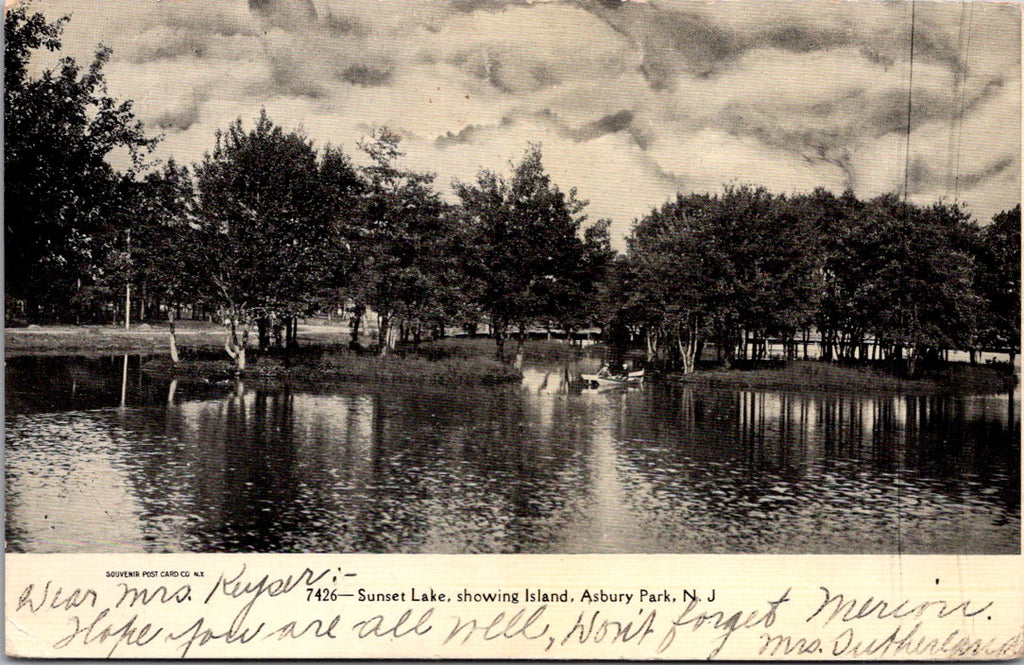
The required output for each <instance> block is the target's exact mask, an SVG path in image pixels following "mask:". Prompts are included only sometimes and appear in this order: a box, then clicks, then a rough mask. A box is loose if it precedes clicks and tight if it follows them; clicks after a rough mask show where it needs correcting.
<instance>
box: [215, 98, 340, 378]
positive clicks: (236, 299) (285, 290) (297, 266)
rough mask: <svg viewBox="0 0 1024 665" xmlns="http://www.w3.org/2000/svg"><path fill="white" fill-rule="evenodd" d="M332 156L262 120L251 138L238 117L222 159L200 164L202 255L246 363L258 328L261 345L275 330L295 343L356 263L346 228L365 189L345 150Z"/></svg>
mask: <svg viewBox="0 0 1024 665" xmlns="http://www.w3.org/2000/svg"><path fill="white" fill-rule="evenodd" d="M327 154H328V156H330V159H324V158H323V156H322V155H320V154H318V152H317V151H316V149H315V148H314V146H313V143H312V142H311V141H310V140H309V139H307V138H306V137H305V136H304V135H302V134H301V133H299V132H297V131H292V132H285V131H284V129H282V128H281V127H279V126H277V125H275V124H274V123H273V122H272V121H271V120H270V119H269V118H268V117H267V115H266V113H262V114H261V115H260V117H259V119H258V120H257V121H256V123H255V125H254V126H253V128H252V129H250V130H249V131H246V130H245V128H244V127H243V125H242V121H241V120H238V121H236V122H234V123H232V124H231V126H230V127H228V129H227V130H226V131H223V132H218V133H217V137H216V146H215V148H214V150H213V152H211V153H208V154H207V155H206V157H205V158H204V159H203V161H202V163H200V164H199V165H198V166H196V169H195V181H196V203H195V218H196V222H197V224H198V225H199V238H200V243H199V245H198V246H197V247H196V248H195V250H196V251H197V252H200V253H201V254H202V261H201V270H202V281H203V282H204V283H205V284H206V288H207V293H208V297H210V298H211V299H213V300H214V301H215V302H216V303H217V305H218V307H219V309H220V310H221V311H222V312H223V314H224V316H225V317H226V319H227V320H228V324H229V326H230V330H231V334H230V336H229V340H228V344H227V348H228V352H229V354H231V355H232V356H233V357H235V358H236V359H237V360H238V362H239V365H240V366H244V355H245V349H246V346H247V343H248V340H247V335H248V327H247V326H248V325H249V324H251V323H255V324H256V325H257V329H258V332H259V337H260V345H261V346H266V345H267V344H268V342H269V337H268V335H269V332H270V330H271V329H272V328H273V327H275V326H280V325H284V326H285V327H286V331H285V332H286V334H287V335H288V336H292V335H293V333H292V332H290V331H291V330H292V326H293V321H294V320H295V318H296V317H298V316H305V315H308V314H311V313H313V312H314V311H316V310H317V309H318V308H319V305H320V302H321V301H320V297H321V296H322V292H323V290H324V289H325V288H327V287H329V286H331V285H332V284H334V283H336V281H337V279H338V267H339V266H342V265H345V264H346V263H347V261H348V257H347V256H346V253H347V251H348V246H347V245H346V243H345V242H344V225H345V222H346V220H347V218H348V216H349V215H352V214H354V212H355V210H356V206H357V202H356V198H355V193H356V192H357V190H358V189H359V184H358V180H357V178H356V176H355V174H354V172H352V173H346V172H345V169H344V164H345V162H344V161H343V160H340V159H339V157H338V156H337V154H336V153H333V152H329V153H327ZM349 194H351V197H350V199H351V204H350V205H349V206H346V205H345V204H346V202H348V200H349V198H346V195H349ZM239 335H241V337H239Z"/></svg>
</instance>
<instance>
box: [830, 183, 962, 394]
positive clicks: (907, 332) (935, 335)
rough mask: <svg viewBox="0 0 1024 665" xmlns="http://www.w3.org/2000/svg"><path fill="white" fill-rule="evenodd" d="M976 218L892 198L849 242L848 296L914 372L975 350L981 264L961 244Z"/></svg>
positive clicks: (862, 319)
mask: <svg viewBox="0 0 1024 665" xmlns="http://www.w3.org/2000/svg"><path fill="white" fill-rule="evenodd" d="M967 225H969V218H968V217H967V216H966V215H965V214H964V213H963V212H962V211H961V210H960V209H959V208H957V207H956V206H948V205H943V204H934V205H932V206H930V207H927V208H918V207H916V206H914V205H911V204H908V203H905V202H903V201H900V200H899V198H898V197H897V196H896V195H893V194H888V195H883V196H880V197H878V198H876V199H873V200H871V201H869V202H868V203H867V204H866V205H865V206H864V208H863V210H862V211H861V214H860V216H859V218H858V219H857V220H856V222H855V223H854V224H853V225H852V226H851V228H850V229H849V231H848V233H847V235H846V236H845V237H844V238H843V240H842V247H843V250H842V252H843V258H842V259H840V260H839V261H837V262H836V273H837V280H838V284H839V293H840V297H841V298H842V299H843V300H844V301H846V302H847V303H848V304H847V305H846V307H847V308H848V309H849V311H850V312H851V313H852V315H853V316H854V317H856V318H857V319H859V322H858V323H857V324H856V325H857V330H858V331H865V332H871V333H873V334H874V335H875V337H876V339H878V340H879V343H880V344H881V345H882V346H883V347H886V348H887V354H888V355H889V356H890V357H892V358H894V359H900V358H901V357H902V355H903V350H904V349H907V350H909V356H908V358H907V361H908V365H907V367H908V370H909V372H910V374H914V373H915V372H916V369H917V367H918V364H919V361H921V360H935V359H937V357H938V352H939V351H941V350H943V349H950V348H966V347H967V346H969V345H970V340H971V338H972V337H973V330H974V328H975V326H976V323H977V313H978V312H979V310H980V305H981V303H980V299H979V298H978V296H977V294H976V293H975V291H974V288H973V285H974V279H975V278H974V270H975V266H974V261H973V258H972V257H971V255H970V253H969V251H968V250H969V246H965V244H964V243H963V242H962V241H961V239H962V238H963V237H964V235H965V234H967V233H969V231H968V230H967V229H966V228H965V227H966V226H967Z"/></svg>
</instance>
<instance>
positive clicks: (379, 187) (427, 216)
mask: <svg viewBox="0 0 1024 665" xmlns="http://www.w3.org/2000/svg"><path fill="white" fill-rule="evenodd" d="M400 144H401V137H399V135H398V134H396V133H394V132H392V131H390V130H388V129H387V128H382V129H380V130H378V131H376V132H374V133H373V134H372V135H371V136H370V138H369V139H368V140H367V141H364V142H363V143H362V144H361V147H362V149H363V150H364V151H365V152H366V153H367V155H368V156H369V157H370V160H371V163H370V165H369V166H367V167H365V168H364V169H363V170H362V171H363V176H364V180H365V182H366V189H365V192H364V195H363V198H362V208H361V212H360V222H359V227H358V228H359V230H358V233H359V236H360V237H359V239H358V241H357V246H358V257H359V265H358V267H357V268H356V270H355V273H354V276H353V279H352V280H351V283H350V288H349V291H350V293H352V295H353V298H354V300H355V301H356V302H357V303H358V304H359V305H364V306H368V307H370V308H371V309H373V310H374V311H375V312H376V313H377V316H378V318H379V327H378V344H377V346H378V351H379V353H380V354H381V355H385V354H387V353H388V352H389V351H391V350H392V349H394V348H395V346H396V343H397V341H398V337H399V336H400V334H399V333H402V332H404V333H405V334H407V335H408V334H410V333H411V334H412V335H414V336H415V337H416V338H418V336H419V335H420V334H421V331H422V329H423V328H428V329H430V330H436V329H437V328H438V327H440V328H443V326H444V322H445V321H446V320H449V319H450V318H452V317H454V316H455V315H456V313H457V311H458V308H459V302H460V286H461V285H462V284H463V283H464V279H463V278H462V276H461V272H460V262H459V260H458V258H459V257H458V251H459V250H458V247H459V243H460V239H461V238H460V235H459V230H458V219H457V217H456V216H455V215H454V214H452V211H451V209H450V206H448V205H447V204H445V203H444V202H443V201H442V200H441V197H440V195H439V194H438V193H437V192H436V191H435V190H434V189H433V181H434V175H433V174H430V173H417V172H414V171H407V170H403V169H401V168H399V167H398V166H397V164H396V162H397V161H398V160H399V159H400V158H401V157H402V155H403V153H402V151H401V145H400Z"/></svg>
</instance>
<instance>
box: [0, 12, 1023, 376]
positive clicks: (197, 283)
mask: <svg viewBox="0 0 1024 665" xmlns="http://www.w3.org/2000/svg"><path fill="white" fill-rule="evenodd" d="M62 25H63V21H57V22H55V23H48V22H47V21H46V20H45V19H44V18H43V17H42V16H41V15H39V14H29V13H28V12H27V11H26V10H25V9H24V7H17V8H14V9H12V10H10V11H9V12H7V15H6V19H5V34H6V40H7V41H6V46H5V66H6V71H5V99H4V117H5V122H6V141H5V146H4V159H5V168H6V171H5V173H6V176H5V178H6V195H5V220H6V221H5V240H6V246H7V249H6V257H5V258H6V266H7V267H6V312H7V318H8V322H12V321H14V320H22V321H27V322H72V323H88V322H96V321H108V322H110V321H114V320H118V319H119V318H120V317H123V316H124V314H125V312H124V307H125V306H126V304H125V303H126V302H131V303H133V304H132V305H130V306H131V307H132V309H133V310H134V311H133V312H130V315H131V317H132V318H133V319H139V318H154V317H157V316H159V317H162V318H166V319H167V320H168V322H169V324H170V326H171V331H172V339H173V326H174V321H175V319H176V318H180V317H181V316H182V315H183V314H184V315H186V316H190V317H204V318H210V319H216V320H219V321H223V322H225V323H226V326H227V341H226V344H225V349H226V351H227V353H228V354H229V355H231V357H232V358H234V359H235V362H236V363H237V366H238V367H239V368H244V366H245V361H246V358H245V355H246V350H247V349H248V348H251V347H254V346H255V347H259V348H268V347H274V346H283V347H287V346H289V345H293V344H294V343H295V334H296V326H297V321H298V320H299V319H300V318H302V317H307V316H311V315H314V314H317V313H322V312H333V311H337V310H338V309H341V308H345V309H346V310H347V313H348V314H349V318H348V320H349V321H350V326H351V333H352V341H353V342H356V340H358V338H359V334H360V332H361V330H363V328H364V327H365V324H364V317H365V316H366V314H367V313H368V312H373V313H374V314H375V315H376V316H377V323H378V325H377V335H378V337H377V348H378V350H379V351H380V352H381V353H382V354H383V353H387V352H388V351H389V350H391V349H394V348H395V347H396V346H397V345H398V344H399V343H400V342H403V341H409V342H417V341H419V340H421V339H428V338H436V337H439V336H442V335H443V334H444V330H445V327H446V326H461V327H463V328H464V329H468V330H475V329H476V328H477V327H478V326H479V325H481V324H484V323H486V324H487V325H489V326H490V331H491V334H492V335H493V337H494V338H495V340H496V342H497V347H498V355H499V357H501V358H506V357H507V356H506V342H507V340H515V341H516V342H517V345H516V347H517V348H516V351H517V352H516V353H515V354H514V357H515V358H516V359H517V361H518V360H521V358H522V342H523V340H524V339H525V338H526V335H527V333H528V329H529V328H530V327H532V326H542V327H546V328H548V329H553V328H558V329H560V330H563V331H565V332H566V333H570V334H571V333H572V332H573V331H575V330H579V329H581V328H584V327H589V326H595V325H596V326H600V327H602V328H603V329H604V331H605V334H606V338H608V339H609V340H611V341H616V342H622V343H623V344H625V343H628V342H640V341H642V342H643V343H644V344H645V345H646V348H647V352H648V358H649V360H651V361H658V362H661V363H663V364H665V365H667V366H678V367H680V368H681V369H683V370H684V371H692V370H693V369H694V368H695V367H696V366H697V362H698V360H699V359H700V358H701V356H702V352H703V350H704V348H705V346H708V345H713V346H714V348H715V350H716V353H717V355H718V356H719V357H720V359H721V360H722V361H723V362H726V363H733V362H735V361H736V360H738V359H744V358H747V359H759V358H762V357H764V356H765V355H766V353H767V348H766V340H768V339H770V338H771V339H777V340H784V343H785V345H786V349H787V354H788V355H790V356H794V355H796V354H797V348H798V346H799V344H801V343H804V344H806V343H807V342H808V340H809V339H810V338H811V335H812V334H814V335H815V336H817V335H820V340H821V348H822V353H823V355H824V357H826V358H831V359H868V358H869V357H870V358H878V359H905V360H906V361H907V362H908V363H909V367H910V369H911V371H913V369H914V367H915V366H916V364H918V363H919V362H920V361H922V360H923V361H930V360H938V359H939V358H940V356H941V355H942V353H943V352H944V351H945V350H948V349H971V350H973V349H993V348H999V349H1004V350H1011V351H1015V350H1016V349H1017V348H1018V347H1019V336H1020V332H1019V302H1020V296H1019V293H1020V270H1019V265H1020V229H1019V226H1020V208H1019V206H1018V207H1016V208H1014V209H1013V210H1011V211H1008V212H1004V213H1001V214H1000V215H997V216H996V217H995V218H994V220H993V221H992V223H991V224H989V225H987V226H984V227H981V226H979V225H978V224H976V223H975V222H974V221H973V220H972V219H971V218H970V217H969V216H968V215H966V214H965V213H964V212H963V211H962V210H961V209H960V208H959V207H957V206H956V205H949V204H934V205H931V206H917V205H910V204H907V203H905V202H903V201H901V200H900V199H899V198H897V197H894V196H883V197H879V198H877V199H873V200H870V201H861V200H859V199H857V198H856V197H854V196H853V195H852V194H850V193H846V194H844V195H842V196H838V197H837V196H834V195H833V194H831V193H829V192H826V191H824V190H819V191H815V192H813V193H811V194H805V195H794V196H781V195H776V194H773V193H770V192H768V191H766V190H764V189H760V188H753V187H739V188H732V189H728V190H726V191H725V192H724V193H722V194H719V195H708V194H691V195H687V196H679V197H678V198H677V199H676V200H675V201H672V202H669V203H666V204H665V205H663V206H662V207H661V208H658V209H656V210H653V211H652V212H651V213H650V214H648V215H646V216H645V217H644V218H642V219H641V220H639V221H638V222H637V223H636V225H635V227H634V229H633V232H632V234H631V235H630V237H629V238H628V250H627V252H626V254H625V255H616V254H615V252H613V251H612V250H611V248H610V240H609V222H608V221H607V220H600V221H598V222H596V223H593V224H586V223H585V222H586V216H585V214H584V209H585V206H586V203H585V202H584V201H581V200H579V199H578V198H577V196H576V193H575V191H569V192H564V191H562V190H560V189H559V188H558V187H557V186H555V185H554V184H553V183H552V182H551V180H550V178H549V176H548V175H547V174H546V172H545V171H544V168H543V164H542V160H541V152H540V149H539V148H538V147H535V146H534V147H530V148H529V149H527V150H526V152H525V154H524V155H523V157H522V159H521V160H520V161H518V162H516V163H514V164H512V165H511V166H510V170H509V172H508V173H507V174H501V173H494V172H491V171H486V170H485V171H481V172H480V173H479V174H478V175H477V177H476V178H475V179H474V180H473V181H472V182H465V183H462V182H460V183H455V184H454V188H453V189H454V197H452V198H451V200H446V199H445V197H443V196H442V194H441V192H440V191H439V190H438V189H437V188H436V187H435V183H434V177H433V175H432V174H429V173H421V172H415V171H408V170H404V169H403V168H401V167H400V166H399V164H400V161H401V159H400V158H401V156H402V148H401V141H400V138H399V136H398V135H396V134H395V133H393V132H391V131H389V130H388V129H386V128H381V129H379V130H377V131H375V132H373V133H371V135H370V136H368V137H367V138H366V139H365V140H364V141H363V142H361V143H360V145H359V150H360V151H361V152H362V153H363V155H364V157H365V158H364V159H361V160H353V159H352V158H351V157H350V155H347V154H346V153H344V152H343V151H342V150H340V149H339V148H337V147H333V146H330V145H327V146H318V145H317V144H316V143H315V142H314V141H313V140H311V139H310V138H308V137H306V136H305V135H304V134H303V133H302V132H300V131H289V130H286V129H284V128H282V127H280V126H278V125H277V124H275V123H274V122H273V121H272V120H271V119H270V118H269V117H268V116H267V114H266V113H265V112H264V113H261V114H260V115H259V117H258V118H257V119H256V120H255V121H254V122H253V123H252V124H251V125H250V126H248V127H247V126H246V125H245V123H243V121H242V120H241V119H239V120H238V121H236V122H234V123H232V124H231V125H230V126H228V127H226V128H224V129H223V130H221V131H219V132H217V134H216V135H215V136H213V137H211V142H212V145H213V147H212V149H211V150H210V152H208V153H207V154H206V155H204V157H203V159H202V160H200V161H199V162H198V163H196V164H192V165H181V164H177V163H175V162H173V161H169V162H167V163H165V164H162V165H154V164H151V163H148V162H147V159H148V156H149V155H150V154H151V151H152V149H153V148H154V147H155V145H156V140H155V139H152V138H149V137H147V136H146V135H145V133H144V131H143V128H142V126H141V125H140V124H139V123H138V122H137V121H136V120H135V118H134V115H133V111H132V105H131V103H130V102H118V101H116V100H114V99H111V98H110V97H108V96H107V94H106V89H105V84H104V75H103V65H104V63H105V62H106V60H107V59H108V57H109V53H108V52H107V51H105V50H102V49H101V50H100V51H98V52H97V54H96V57H95V60H94V62H93V63H92V64H91V65H90V66H89V67H88V68H87V69H84V70H83V69H82V68H81V67H79V66H78V65H77V64H76V63H75V62H74V61H73V60H71V59H69V58H64V59H61V60H60V61H59V63H58V65H57V67H56V68H55V69H53V70H49V71H45V72H43V73H42V74H41V75H40V76H38V77H31V76H29V74H28V68H27V62H28V60H29V58H30V57H31V56H32V54H33V52H36V51H39V50H50V51H57V50H59V48H60V34H61V28H62ZM115 156H116V157H117V159H116V160H115V159H111V158H112V157H115ZM357 161H358V162H360V163H364V164H365V165H363V166H357V165H356V162H357ZM114 162H116V163H124V164H126V166H124V167H123V168H122V169H118V168H115V167H114V166H112V163H114ZM128 294H131V295H132V296H133V297H132V298H131V299H130V300H129V299H128V298H127V297H126V295H128ZM868 340H871V341H873V342H874V343H873V344H871V345H867V344H866V342H867V341H868ZM173 353H174V350H173V348H172V354H173Z"/></svg>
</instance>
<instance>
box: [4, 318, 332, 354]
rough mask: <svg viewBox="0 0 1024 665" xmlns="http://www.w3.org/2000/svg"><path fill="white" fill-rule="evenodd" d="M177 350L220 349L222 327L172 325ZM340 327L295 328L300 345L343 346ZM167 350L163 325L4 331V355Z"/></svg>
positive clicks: (192, 323)
mask: <svg viewBox="0 0 1024 665" xmlns="http://www.w3.org/2000/svg"><path fill="white" fill-rule="evenodd" d="M176 328H177V340H178V346H179V347H182V348H189V349H216V348H221V347H223V346H224V334H225V333H224V327H223V326H220V325H217V324H215V323H207V322H203V321H181V322H178V323H177V325H176ZM348 339H349V335H348V332H347V330H345V329H343V328H342V327H340V326H334V327H331V326H316V325H309V326H303V325H300V326H299V343H300V344H329V343H337V344H342V343H347V342H348ZM169 348H170V338H169V336H168V334H167V324H166V323H163V322H150V323H142V324H137V325H133V326H132V327H131V329H130V330H125V329H124V327H123V326H56V325H53V326H49V325H48V326H28V327H25V328H5V329H4V351H5V352H6V353H7V354H22V353H81V354H97V353H159V352H161V351H167V350H168V349H169Z"/></svg>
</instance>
